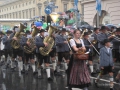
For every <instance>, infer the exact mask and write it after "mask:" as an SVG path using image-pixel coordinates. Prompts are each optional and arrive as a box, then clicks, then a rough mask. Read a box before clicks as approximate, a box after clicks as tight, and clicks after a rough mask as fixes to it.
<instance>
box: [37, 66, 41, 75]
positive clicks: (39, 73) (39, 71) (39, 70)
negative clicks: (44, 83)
mask: <svg viewBox="0 0 120 90" xmlns="http://www.w3.org/2000/svg"><path fill="white" fill-rule="evenodd" d="M38 76H41V69H40V68H38Z"/></svg>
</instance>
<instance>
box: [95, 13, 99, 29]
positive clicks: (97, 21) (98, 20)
mask: <svg viewBox="0 0 120 90" xmlns="http://www.w3.org/2000/svg"><path fill="white" fill-rule="evenodd" d="M99 21H100V20H99V11H97V26H96V27H97V28H99V26H100V22H99Z"/></svg>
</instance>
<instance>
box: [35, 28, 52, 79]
mask: <svg viewBox="0 0 120 90" xmlns="http://www.w3.org/2000/svg"><path fill="white" fill-rule="evenodd" d="M44 32H45V30H44V29H41V30H40V35H39V36H36V38H35V44H36V47H37V48H36V52H37V54H38V55H37V59H38V63H39V64H38V78H40V79H41V78H42V74H41V70H42V66H41V65H42V64H43V61H44V63H45V66H46V73H47V78H48V81H52V78H51V74H50V65H49V63H50V58H49V55H47V56H43V55H41V53H40V51H39V48H40V47H47V46H48V44H47V43H44V42H43V41H44V38H45V37H44Z"/></svg>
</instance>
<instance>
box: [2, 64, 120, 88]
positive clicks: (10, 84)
mask: <svg viewBox="0 0 120 90" xmlns="http://www.w3.org/2000/svg"><path fill="white" fill-rule="evenodd" d="M119 66H120V64H116V65H115V76H116V74H117V72H118V70H120V67H119ZM94 78H95V77H91V86H90V87H89V90H109V86H108V82H107V80H109V77H108V76H104V77H103V80H102V81H100V82H99V86H100V88H96V86H95V85H94ZM66 80H67V79H66V76H65V77H54V81H53V82H48V81H47V78H46V73H45V72H44V75H43V79H37V78H36V77H33V74H32V71H29V74H28V75H24V74H23V75H21V77H19V73H18V71H16V72H11V70H10V69H7V70H4V69H3V68H2V67H0V90H67V88H66ZM115 87H116V86H115ZM73 90H80V89H74V88H73ZM115 90H117V89H115ZM118 90H120V86H119V88H118Z"/></svg>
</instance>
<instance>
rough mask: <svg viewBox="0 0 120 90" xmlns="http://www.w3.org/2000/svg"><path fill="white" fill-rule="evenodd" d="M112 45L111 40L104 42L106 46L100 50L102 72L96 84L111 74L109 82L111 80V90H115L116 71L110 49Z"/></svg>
mask: <svg viewBox="0 0 120 90" xmlns="http://www.w3.org/2000/svg"><path fill="white" fill-rule="evenodd" d="M110 46H111V43H110V40H108V39H105V40H104V46H103V47H102V48H101V49H100V68H101V72H100V73H99V74H98V76H97V80H95V84H96V85H97V84H98V81H99V79H100V78H101V77H102V75H105V74H108V73H109V80H110V90H113V81H114V78H113V69H114V62H113V57H112V50H111V49H110Z"/></svg>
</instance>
